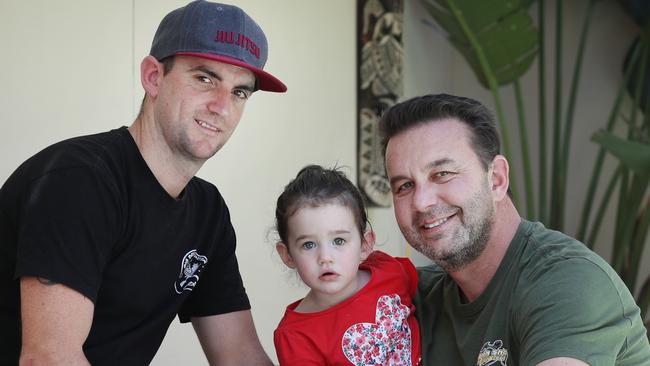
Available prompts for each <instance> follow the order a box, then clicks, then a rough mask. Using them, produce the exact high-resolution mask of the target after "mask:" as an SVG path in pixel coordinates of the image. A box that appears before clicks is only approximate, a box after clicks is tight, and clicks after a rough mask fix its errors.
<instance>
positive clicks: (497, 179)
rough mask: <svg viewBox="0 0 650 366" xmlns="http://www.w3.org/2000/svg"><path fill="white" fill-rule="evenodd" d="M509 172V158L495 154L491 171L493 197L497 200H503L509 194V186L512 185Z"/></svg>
mask: <svg viewBox="0 0 650 366" xmlns="http://www.w3.org/2000/svg"><path fill="white" fill-rule="evenodd" d="M509 173H510V166H508V160H506V158H505V157H504V156H503V155H497V156H495V157H494V159H493V160H492V166H491V167H490V173H489V174H490V176H489V178H490V184H491V189H492V198H494V200H495V201H501V200H502V199H503V198H504V197H505V196H506V195H507V194H508V187H509V186H510V178H509V175H508V174H509Z"/></svg>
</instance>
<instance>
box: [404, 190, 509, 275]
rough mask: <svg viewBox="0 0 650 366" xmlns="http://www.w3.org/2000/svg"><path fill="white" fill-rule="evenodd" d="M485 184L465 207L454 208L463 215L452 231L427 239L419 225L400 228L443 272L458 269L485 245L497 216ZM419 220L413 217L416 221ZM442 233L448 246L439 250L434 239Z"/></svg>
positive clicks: (477, 254)
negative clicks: (446, 238) (446, 239)
mask: <svg viewBox="0 0 650 366" xmlns="http://www.w3.org/2000/svg"><path fill="white" fill-rule="evenodd" d="M484 187H486V188H484V189H483V190H481V191H479V192H478V193H477V194H475V195H474V196H473V197H472V198H470V199H469V200H468V201H467V204H466V205H465V206H464V208H461V207H456V209H457V210H458V212H457V214H458V213H462V216H463V220H464V221H463V222H461V224H462V226H459V227H457V228H456V230H455V231H454V232H453V233H451V234H450V233H444V234H438V235H436V236H434V237H432V238H430V239H425V238H422V237H421V235H420V234H419V227H414V226H413V225H412V226H411V227H410V228H409V229H408V230H406V231H404V230H403V231H404V236H405V237H406V239H407V240H408V242H409V243H410V245H411V246H413V247H414V248H415V249H416V250H417V251H419V252H420V253H422V254H423V255H425V256H426V257H428V258H429V259H431V260H432V261H434V262H435V263H436V264H437V265H439V266H440V267H441V268H442V269H444V270H445V271H446V272H455V271H458V270H460V269H462V268H464V267H465V266H467V265H468V264H470V263H472V262H473V261H475V260H476V259H477V258H478V257H479V256H480V255H481V254H482V253H483V251H484V250H485V248H486V246H487V243H488V240H489V238H490V233H491V231H492V227H493V225H494V221H495V216H496V215H495V210H494V206H493V204H492V201H491V199H490V198H491V194H490V192H489V190H488V189H487V186H486V185H484ZM450 209H453V208H442V209H440V208H438V209H436V208H432V211H441V210H442V211H444V210H447V211H448V210H450ZM421 215H425V216H426V215H428V214H421ZM429 215H430V214H429ZM457 218H458V217H457ZM419 221H420V220H418V219H417V217H416V220H415V222H416V223H417V222H419ZM445 236H451V237H450V238H448V242H449V243H450V247H448V248H446V249H444V250H440V248H437V246H436V244H437V243H436V242H437V241H438V240H441V239H444V237H445Z"/></svg>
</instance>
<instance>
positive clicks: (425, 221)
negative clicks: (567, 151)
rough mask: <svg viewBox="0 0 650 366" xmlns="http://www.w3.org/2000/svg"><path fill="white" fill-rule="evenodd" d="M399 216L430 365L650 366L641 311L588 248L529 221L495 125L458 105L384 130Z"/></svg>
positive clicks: (446, 102) (417, 106)
mask: <svg viewBox="0 0 650 366" xmlns="http://www.w3.org/2000/svg"><path fill="white" fill-rule="evenodd" d="M380 131H381V133H382V135H383V148H384V152H385V159H386V172H387V174H388V179H389V182H390V186H391V190H392V193H393V203H394V206H395V216H396V218H397V222H398V224H399V226H400V229H401V230H402V233H403V234H404V236H405V237H406V239H407V240H408V242H409V244H410V245H412V246H413V247H414V248H415V249H417V250H418V251H420V252H421V253H423V254H424V255H426V256H427V257H428V258H430V259H431V260H433V261H434V262H435V264H434V265H431V266H428V267H424V268H420V269H419V281H420V283H419V289H418V296H417V298H416V307H417V310H416V315H417V317H418V319H419V322H420V328H421V330H420V331H421V335H422V356H423V363H424V364H425V365H477V366H487V365H544V366H552V365H587V364H590V365H621V366H622V365H650V345H649V344H648V338H647V336H646V329H645V327H644V326H643V322H642V320H641V317H640V312H639V308H638V306H637V305H636V304H635V302H634V299H633V297H632V295H631V294H630V292H629V290H628V289H627V288H626V287H625V284H624V283H623V282H622V281H621V279H620V278H619V277H618V275H617V274H616V273H615V272H614V270H613V269H612V268H611V267H610V266H609V265H608V264H607V263H606V262H605V261H604V260H603V259H602V258H600V257H599V256H598V255H596V254H595V253H593V252H592V251H590V250H589V249H587V248H586V246H584V245H583V244H582V243H580V242H578V241H576V240H575V239H573V238H571V237H568V236H566V235H564V234H562V233H560V232H557V231H552V230H549V229H546V228H545V227H544V226H543V225H542V224H540V223H532V222H529V221H526V220H523V219H522V218H521V217H520V216H519V213H518V212H517V209H516V208H515V206H514V204H513V202H512V199H511V197H510V195H509V187H508V185H509V180H508V173H509V166H508V161H507V160H506V158H505V157H504V156H502V155H500V154H499V149H500V143H499V137H498V133H497V130H496V127H495V123H494V118H493V116H492V115H491V113H490V112H489V111H488V110H487V109H486V108H485V107H484V106H483V105H481V104H480V103H479V102H477V101H475V100H472V99H469V98H462V97H456V96H451V95H446V94H439V95H426V96H422V97H417V98H413V99H411V100H407V101H405V102H402V103H399V104H397V105H395V106H393V107H392V108H391V109H389V110H388V111H387V112H386V113H385V114H384V116H383V117H382V119H381V121H380Z"/></svg>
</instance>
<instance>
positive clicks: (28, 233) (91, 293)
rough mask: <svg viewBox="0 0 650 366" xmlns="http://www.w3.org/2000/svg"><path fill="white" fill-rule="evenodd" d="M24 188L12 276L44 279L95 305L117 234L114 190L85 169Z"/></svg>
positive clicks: (54, 172)
mask: <svg viewBox="0 0 650 366" xmlns="http://www.w3.org/2000/svg"><path fill="white" fill-rule="evenodd" d="M27 184H28V186H27V187H26V188H25V191H24V192H25V193H24V197H23V200H24V202H23V204H22V211H21V213H20V219H19V221H20V223H19V228H18V242H17V254H16V257H17V258H16V273H15V277H16V278H19V277H23V276H37V277H43V278H47V279H49V280H51V281H54V282H57V283H61V284H64V285H66V286H68V287H70V288H72V289H74V290H77V291H79V292H80V293H81V294H83V295H84V296H86V297H88V298H90V299H91V300H92V301H93V302H95V300H96V297H97V291H98V289H99V286H100V285H101V277H102V271H103V269H104V267H105V265H106V263H107V261H108V260H109V258H110V253H111V249H112V246H113V243H115V242H116V236H117V235H119V231H120V230H119V228H118V222H119V220H118V216H119V212H120V208H119V203H118V202H119V200H118V199H117V196H118V195H117V188H116V187H115V185H114V184H113V182H112V181H111V180H110V179H107V177H106V174H103V173H102V170H101V169H99V168H95V167H88V166H74V167H65V168H60V169H56V170H51V171H48V172H47V173H45V174H43V175H42V176H40V177H38V178H37V179H35V180H33V181H31V182H28V183H27Z"/></svg>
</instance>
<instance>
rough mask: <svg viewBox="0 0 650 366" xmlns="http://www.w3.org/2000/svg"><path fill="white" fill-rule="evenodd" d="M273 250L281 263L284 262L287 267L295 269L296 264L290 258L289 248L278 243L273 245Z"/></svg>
mask: <svg viewBox="0 0 650 366" xmlns="http://www.w3.org/2000/svg"><path fill="white" fill-rule="evenodd" d="M275 250H277V251H278V254H279V255H280V259H282V262H284V264H286V265H287V267H289V268H296V263H295V262H294V261H293V258H291V253H289V248H287V245H286V244H284V243H283V242H281V241H279V242H278V243H277V244H275Z"/></svg>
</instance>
